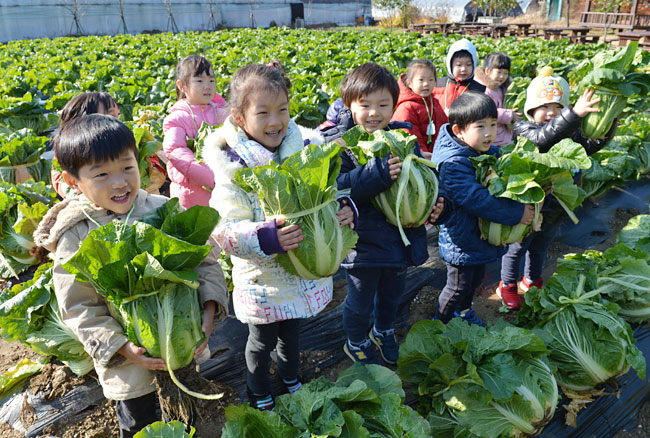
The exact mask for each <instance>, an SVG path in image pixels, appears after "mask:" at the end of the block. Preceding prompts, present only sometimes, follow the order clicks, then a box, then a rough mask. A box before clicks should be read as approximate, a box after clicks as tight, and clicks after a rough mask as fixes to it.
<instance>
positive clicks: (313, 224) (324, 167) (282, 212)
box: [235, 143, 358, 280]
mask: <svg viewBox="0 0 650 438" xmlns="http://www.w3.org/2000/svg"><path fill="white" fill-rule="evenodd" d="M340 168H341V157H340V146H339V145H338V144H337V143H328V144H324V145H313V144H312V145H308V146H306V147H305V148H304V149H302V150H301V151H299V152H296V153H295V154H293V155H292V156H290V157H289V158H287V159H286V160H285V161H284V162H283V163H282V164H278V163H275V162H272V163H271V164H269V165H267V166H259V167H255V168H245V169H241V170H239V171H237V174H236V176H235V184H237V185H238V186H239V187H241V188H242V189H243V190H245V191H246V192H249V193H256V194H257V195H258V196H259V200H260V204H261V206H262V210H263V211H264V215H265V216H266V218H267V219H274V218H285V219H286V225H291V224H298V225H299V226H300V229H301V230H302V235H303V236H304V240H303V241H301V242H300V244H299V245H298V248H296V249H292V250H290V251H288V252H287V253H286V254H277V255H276V256H275V260H276V261H277V262H278V264H280V266H282V267H283V268H284V269H285V270H287V271H288V272H290V273H291V274H293V275H297V276H299V277H302V278H306V279H310V280H314V279H317V278H322V277H329V276H332V275H334V273H336V271H337V270H338V269H339V265H340V264H341V262H342V261H343V259H345V256H346V255H347V254H348V252H349V251H350V249H352V248H353V247H354V245H355V244H356V242H357V239H358V236H357V233H355V232H354V231H353V230H352V229H350V228H349V227H347V226H346V227H340V226H339V221H338V218H337V216H336V212H337V211H338V210H339V205H338V202H337V201H336V195H337V191H336V177H337V176H338V174H339V170H340Z"/></svg>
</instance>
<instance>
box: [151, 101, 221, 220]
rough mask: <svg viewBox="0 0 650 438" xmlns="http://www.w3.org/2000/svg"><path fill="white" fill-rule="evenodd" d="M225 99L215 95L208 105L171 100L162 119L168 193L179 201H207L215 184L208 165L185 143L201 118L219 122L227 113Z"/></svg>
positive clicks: (206, 120)
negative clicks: (169, 107) (170, 104)
mask: <svg viewBox="0 0 650 438" xmlns="http://www.w3.org/2000/svg"><path fill="white" fill-rule="evenodd" d="M225 107H226V101H225V100H224V99H223V97H221V96H219V95H218V94H215V95H214V98H213V99H212V102H210V105H189V104H188V103H187V101H186V100H185V99H182V100H179V101H178V102H176V103H175V104H174V106H173V107H172V109H171V112H170V113H169V115H168V116H167V117H165V121H164V122H163V132H164V133H165V138H164V139H163V150H164V151H165V154H167V159H168V160H169V162H168V163H167V172H168V173H169V179H170V180H171V184H170V186H169V193H170V196H171V197H173V198H176V197H177V198H178V199H179V201H180V203H181V205H182V206H183V207H185V208H189V207H191V206H193V205H208V204H209V202H210V191H211V190H212V187H214V175H212V171H211V170H210V168H209V167H208V166H207V165H205V164H203V163H199V162H198V161H196V157H195V155H194V152H192V150H191V149H190V148H188V147H187V138H188V137H189V138H196V134H197V132H198V130H199V128H200V127H201V124H202V123H203V122H205V123H207V124H208V125H212V126H214V125H220V124H222V123H223V121H224V120H225V119H226V117H227V116H228V110H226V108H225Z"/></svg>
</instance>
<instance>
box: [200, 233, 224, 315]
mask: <svg viewBox="0 0 650 438" xmlns="http://www.w3.org/2000/svg"><path fill="white" fill-rule="evenodd" d="M208 245H213V248H212V250H211V251H210V252H209V253H208V256H207V257H206V258H205V260H203V262H202V263H201V264H200V265H199V267H198V268H196V271H197V272H198V274H199V297H200V299H201V304H205V303H206V302H208V301H215V302H216V303H217V310H216V312H215V314H214V319H215V321H219V320H222V319H223V318H225V317H226V314H227V313H228V286H227V284H226V279H225V277H224V276H223V271H222V270H221V265H220V264H219V247H218V246H216V245H217V242H216V241H215V240H214V239H213V238H210V240H209V241H208Z"/></svg>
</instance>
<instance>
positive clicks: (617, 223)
mask: <svg viewBox="0 0 650 438" xmlns="http://www.w3.org/2000/svg"><path fill="white" fill-rule="evenodd" d="M636 214H639V211H637V210H635V209H619V210H618V211H617V214H616V217H615V218H614V220H613V221H612V222H611V223H610V228H611V230H612V231H613V232H612V234H611V236H610V237H609V238H608V239H607V240H605V241H603V242H601V243H599V244H598V245H597V246H596V247H595V248H594V249H604V248H607V247H610V246H612V244H613V242H614V240H615V236H616V233H617V232H618V230H620V229H621V228H622V227H623V226H624V225H625V224H626V223H627V221H628V220H629V218H630V217H632V216H634V215H636ZM576 251H580V250H579V249H578V248H572V247H570V246H567V245H564V244H562V243H554V244H553V245H552V246H551V249H550V251H549V259H550V260H552V261H554V260H556V259H557V258H558V257H561V256H562V255H564V254H567V253H570V252H576ZM554 269H555V263H554V262H552V263H550V264H549V266H547V267H546V268H545V271H544V276H545V277H548V276H550V275H551V274H552V273H553V271H554ZM495 287H496V284H484V285H482V287H481V290H480V292H479V293H478V294H477V297H476V299H475V302H474V308H475V310H476V313H477V314H478V315H479V317H481V318H483V319H485V320H489V319H492V320H494V319H497V318H499V317H503V318H505V319H506V320H510V321H511V320H513V319H514V315H512V314H510V313H507V312H503V310H500V309H501V307H502V306H501V304H500V302H499V301H498V298H497V297H496V295H495V293H494V289H495ZM439 293H440V290H439V289H436V288H434V287H431V286H425V287H423V288H422V289H421V290H420V291H419V293H418V294H417V296H416V297H415V299H414V300H413V303H412V304H411V308H410V311H411V313H410V318H409V321H408V325H409V326H410V325H412V324H414V323H415V322H417V321H419V320H421V319H424V318H431V317H432V316H433V309H434V308H435V302H436V300H437V297H438V294H439ZM335 298H336V299H337V300H338V301H341V300H342V299H343V298H344V297H335ZM407 332H408V328H404V329H401V330H398V331H397V335H398V338H399V340H400V341H402V340H403V339H404V337H405V336H406V333H407ZM326 354H327V353H326V352H318V351H311V352H303V353H302V355H301V369H303V370H304V369H311V370H313V371H314V374H312V378H313V377H318V376H321V375H322V376H325V377H327V378H329V379H332V380H336V378H337V377H338V373H339V372H340V371H341V370H343V369H346V368H347V367H349V366H350V365H351V361H349V360H347V359H346V360H343V361H342V362H340V363H338V364H336V365H333V366H330V367H327V368H324V369H320V368H318V365H317V364H319V359H321V357H320V356H322V355H326ZM24 357H28V358H32V359H35V358H37V357H38V356H37V355H36V354H35V353H33V352H32V351H31V350H29V349H27V348H26V347H24V346H22V345H21V344H19V343H9V342H6V341H5V340H2V339H0V372H4V371H6V370H7V369H8V368H10V367H11V366H13V365H14V364H15V363H16V362H18V361H19V360H20V359H22V358H24ZM93 378H96V377H94V374H93V373H91V374H90V375H89V376H86V377H84V378H81V379H80V378H77V377H76V376H74V375H73V374H72V373H71V372H70V371H69V370H68V369H67V368H66V367H64V366H62V365H60V364H56V363H54V364H48V365H47V366H46V367H45V369H44V371H43V372H42V373H41V374H39V375H37V376H35V377H34V378H32V379H31V381H30V382H29V390H30V391H31V392H32V393H35V392H36V391H41V392H42V393H44V394H47V395H48V396H49V397H51V398H55V397H57V396H60V395H62V394H63V393H65V392H67V391H69V390H70V388H72V387H74V386H75V385H79V384H81V383H83V382H85V381H86V380H87V379H93ZM237 402H238V400H237V396H236V395H235V394H230V395H229V398H228V401H225V402H224V403H221V404H216V403H215V404H214V406H213V407H212V409H213V410H212V413H211V414H210V415H208V416H207V418H203V419H200V420H199V421H198V422H197V424H196V426H197V434H196V435H195V436H198V437H203V438H206V437H214V436H218V435H219V433H220V430H221V427H222V425H223V421H224V417H223V406H224V405H227V404H228V403H237ZM33 419H34V412H33V410H31V411H30V409H23V414H22V415H21V420H22V422H23V425H24V426H25V427H29V425H30V424H31V422H32V421H33ZM64 423H65V424H59V425H58V426H57V427H51V428H49V429H46V433H47V435H49V436H54V437H58V438H73V437H74V438H76V437H84V438H117V437H118V436H119V434H118V432H117V420H116V418H115V411H114V406H113V403H112V402H110V401H107V400H105V401H103V402H101V403H100V404H99V405H97V406H94V407H91V408H89V409H87V410H86V411H84V412H82V413H80V414H79V415H77V416H76V417H75V418H72V419H69V421H65V422H64ZM637 424H638V427H637V428H636V429H635V430H632V431H620V432H619V433H617V434H616V436H615V437H614V438H643V437H650V402H647V403H645V404H644V405H643V406H642V408H641V410H640V412H639V415H638V418H637ZM22 436H23V435H22V434H21V433H20V432H17V431H15V430H13V429H12V428H11V427H10V426H8V425H6V424H5V423H0V438H15V437H22Z"/></svg>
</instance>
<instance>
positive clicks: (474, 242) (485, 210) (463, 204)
mask: <svg viewBox="0 0 650 438" xmlns="http://www.w3.org/2000/svg"><path fill="white" fill-rule="evenodd" d="M485 153H486V154H490V155H495V156H498V155H499V148H498V147H496V146H491V147H490V149H489V150H488V151H487V152H485ZM479 155H480V153H479V152H477V151H475V150H474V149H472V148H470V147H469V146H468V145H467V144H465V143H464V142H462V141H461V140H460V139H458V138H457V137H456V136H454V135H453V134H452V132H451V126H450V125H449V124H446V125H444V126H443V127H442V129H441V131H440V134H439V135H438V140H436V144H435V146H434V148H433V156H432V157H431V161H433V162H434V163H436V164H437V167H438V172H439V174H440V176H439V181H440V187H441V188H442V190H444V192H445V194H446V197H447V198H448V199H450V200H451V202H452V203H453V206H454V208H453V210H452V211H451V214H450V216H449V218H448V219H446V220H445V221H444V223H443V225H441V226H440V232H439V234H438V246H439V249H440V257H441V258H442V259H443V260H444V261H445V262H447V263H449V264H451V265H455V266H467V265H480V264H485V263H490V262H493V261H495V260H497V259H498V258H499V257H501V256H502V255H503V254H504V253H505V252H506V246H494V245H490V244H489V243H488V242H487V241H486V240H482V239H481V232H480V229H479V226H478V218H479V217H480V218H483V219H486V220H489V221H491V222H497V223H501V224H505V225H516V224H518V223H519V221H520V220H521V218H522V216H523V214H524V204H521V203H519V202H516V201H513V200H511V199H507V198H496V197H494V196H492V195H490V192H489V191H488V189H487V188H486V187H483V185H482V184H480V183H478V182H477V181H476V173H475V171H474V166H473V165H472V163H471V161H469V157H478V156H479Z"/></svg>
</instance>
